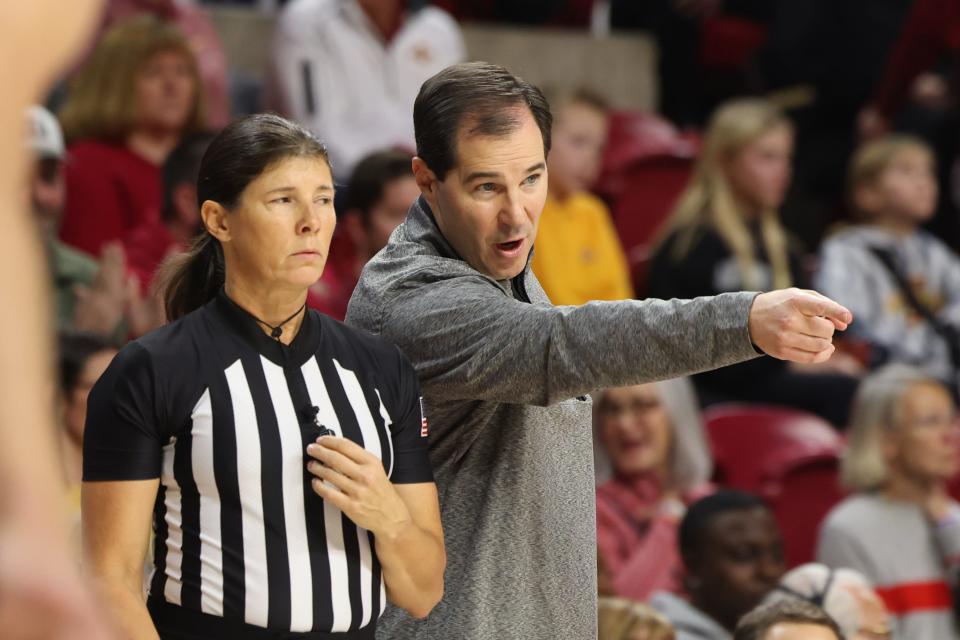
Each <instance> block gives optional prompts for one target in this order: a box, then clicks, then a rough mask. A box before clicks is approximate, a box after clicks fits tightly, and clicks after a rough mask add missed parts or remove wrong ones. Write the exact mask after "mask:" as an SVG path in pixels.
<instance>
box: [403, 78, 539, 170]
mask: <svg viewBox="0 0 960 640" xmlns="http://www.w3.org/2000/svg"><path fill="white" fill-rule="evenodd" d="M517 106H525V107H527V108H528V109H529V110H530V113H531V114H532V115H533V119H534V120H535V121H536V123H537V127H539V128H540V134H541V135H542V136H543V155H544V157H546V155H547V154H548V153H549V152H550V130H551V126H552V123H553V116H552V115H551V114H550V105H549V104H548V103H547V99H546V98H545V97H544V96H543V93H542V92H541V91H540V89H538V88H537V87H535V86H533V85H532V84H530V83H529V82H526V81H525V80H523V79H522V78H519V77H517V76H515V75H513V74H512V73H510V72H509V71H507V70H506V69H504V68H503V67H501V66H499V65H495V64H490V63H488V62H464V63H461V64H455V65H453V66H451V67H447V68H446V69H444V70H443V71H441V72H440V73H438V74H436V75H435V76H433V77H432V78H430V79H429V80H427V81H426V82H424V83H423V86H422V87H420V93H419V94H417V99H416V102H414V104H413V129H414V133H415V136H416V139H417V155H418V156H419V157H420V158H421V159H422V160H423V161H424V162H425V163H426V164H427V166H428V167H430V169H431V170H432V171H433V172H434V173H435V174H436V175H437V178H438V179H440V180H443V179H444V178H445V177H446V175H447V172H448V171H450V169H452V168H453V167H454V166H456V164H457V133H458V132H459V131H460V128H461V127H462V126H464V124H465V123H468V126H469V129H468V130H467V131H466V133H467V135H472V136H505V135H507V134H509V133H511V132H512V131H514V130H516V129H517V128H518V127H519V126H520V121H519V120H518V119H517V115H516V112H515V111H514V110H513V109H512V108H511V107H517Z"/></svg>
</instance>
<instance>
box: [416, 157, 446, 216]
mask: <svg viewBox="0 0 960 640" xmlns="http://www.w3.org/2000/svg"><path fill="white" fill-rule="evenodd" d="M412 164H413V179H414V180H416V181H417V186H418V187H420V193H422V194H423V197H424V198H426V200H427V202H428V203H429V204H430V206H431V207H432V208H433V209H434V210H436V199H437V189H438V187H439V185H440V181H439V180H438V179H437V174H435V173H434V172H433V170H432V169H431V168H430V167H428V166H427V163H426V162H424V161H423V159H422V158H420V157H419V156H415V157H414V158H413V160H412Z"/></svg>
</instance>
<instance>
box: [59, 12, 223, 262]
mask: <svg viewBox="0 0 960 640" xmlns="http://www.w3.org/2000/svg"><path fill="white" fill-rule="evenodd" d="M202 103H203V101H202V96H201V91H200V88H199V76H198V71H197V64H196V60H195V59H194V57H193V53H192V52H191V50H190V47H189V44H188V43H187V40H186V38H184V36H183V35H182V34H181V33H180V32H179V31H178V30H177V29H176V27H173V26H171V25H169V24H167V23H164V22H161V21H160V20H158V19H157V18H154V17H152V16H141V17H138V18H134V19H132V20H130V21H128V22H125V23H123V24H121V25H118V26H117V27H115V28H114V29H113V30H111V31H110V32H109V33H108V34H107V35H106V37H105V38H104V39H103V40H102V41H101V42H100V44H99V45H98V46H97V48H96V50H95V51H94V53H93V55H92V56H91V58H90V61H89V62H88V63H87V65H86V66H85V67H84V68H83V69H82V70H81V71H80V73H79V74H78V75H77V77H76V79H75V81H74V84H73V86H72V88H71V91H70V96H69V98H68V99H67V102H66V104H64V107H63V109H62V111H61V113H60V118H61V123H62V125H63V129H64V133H65V134H66V137H67V141H68V153H69V156H70V160H69V162H68V163H67V166H66V178H67V204H66V209H65V211H64V218H63V223H62V226H61V228H60V237H61V238H62V239H63V241H64V242H66V243H67V244H69V245H71V246H74V247H76V248H78V249H81V250H83V251H86V252H87V253H90V254H91V255H94V256H97V255H99V254H100V252H101V250H102V248H103V245H104V244H105V243H107V242H110V241H112V240H120V241H121V242H122V243H123V244H124V245H126V244H127V243H128V242H129V239H130V234H131V233H132V232H133V231H134V230H135V229H137V227H139V226H141V225H143V224H146V223H151V222H155V221H156V220H157V219H158V218H159V211H160V200H161V194H160V166H161V165H162V164H163V162H164V160H166V157H167V154H169V153H170V151H171V150H172V149H173V148H174V147H175V146H176V145H177V143H178V142H179V141H180V140H181V138H182V137H183V136H184V135H185V134H187V133H190V132H192V131H197V130H200V129H202V128H203V126H204V123H205V120H204V109H203V104H202Z"/></svg>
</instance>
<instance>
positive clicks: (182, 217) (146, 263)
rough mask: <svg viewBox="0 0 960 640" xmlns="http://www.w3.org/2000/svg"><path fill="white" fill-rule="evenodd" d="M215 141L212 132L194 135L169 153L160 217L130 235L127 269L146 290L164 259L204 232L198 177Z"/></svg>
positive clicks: (186, 245) (165, 169) (165, 164)
mask: <svg viewBox="0 0 960 640" xmlns="http://www.w3.org/2000/svg"><path fill="white" fill-rule="evenodd" d="M212 139H213V134H210V133H197V134H193V135H190V136H187V137H186V138H184V139H183V141H182V142H180V144H178V145H177V147H176V148H175V149H174V150H173V151H171V152H170V155H169V156H167V161H166V162H164V163H163V170H162V174H163V179H162V181H161V184H162V190H163V203H162V205H161V208H160V217H159V219H158V220H157V221H155V222H153V223H150V224H145V225H143V226H141V227H138V228H137V229H136V230H134V231H133V232H132V233H131V234H130V242H129V255H128V256H127V267H128V269H129V270H130V271H131V272H133V273H134V275H136V276H137V279H138V280H139V282H140V286H141V289H142V290H143V291H147V290H148V289H149V288H150V285H151V284H152V283H153V280H154V277H155V276H156V274H157V269H158V268H159V267H160V263H162V262H163V260H164V258H166V257H167V256H168V255H170V254H171V253H175V252H180V251H185V250H186V249H187V248H188V247H189V245H190V241H191V240H192V239H193V238H194V237H195V236H196V235H197V234H198V233H199V232H200V231H201V226H200V207H199V205H198V203H197V174H199V173H200V160H201V159H202V158H203V154H204V152H206V150H207V147H208V146H209V145H210V141H211V140H212Z"/></svg>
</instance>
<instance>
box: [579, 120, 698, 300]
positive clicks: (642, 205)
mask: <svg viewBox="0 0 960 640" xmlns="http://www.w3.org/2000/svg"><path fill="white" fill-rule="evenodd" d="M699 146H700V141H699V138H698V137H697V136H696V135H693V134H690V133H681V132H679V131H678V130H677V129H676V127H674V126H673V125H672V124H670V123H669V122H668V121H666V120H664V119H663V118H661V117H660V116H657V115H655V114H651V113H644V112H632V111H629V112H628V111H621V112H615V113H614V114H613V115H612V116H611V123H610V138H609V144H608V146H607V151H606V153H605V155H604V162H603V171H602V172H601V176H600V180H599V181H598V183H597V191H598V192H599V193H600V195H601V196H602V197H603V198H604V199H605V200H606V201H607V202H608V203H609V204H610V210H611V214H612V216H613V222H614V225H615V227H616V229H617V233H618V235H619V236H620V242H621V243H622V244H623V248H624V251H625V252H626V254H627V259H628V261H629V262H630V270H631V275H632V276H633V280H634V288H635V289H636V291H637V295H638V297H642V296H643V291H644V289H645V288H646V271H647V266H648V262H649V259H650V252H651V249H652V246H651V244H652V242H653V240H654V238H655V237H656V234H657V231H658V230H659V229H660V226H661V225H662V224H663V222H664V220H666V219H667V217H668V216H669V215H670V211H671V210H672V209H673V205H674V203H675V202H676V199H677V197H678V196H679V195H680V193H681V192H682V191H683V188H684V187H685V186H686V184H687V180H688V179H689V177H690V173H691V171H692V169H693V162H694V158H695V156H696V153H697V151H698V149H699Z"/></svg>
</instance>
